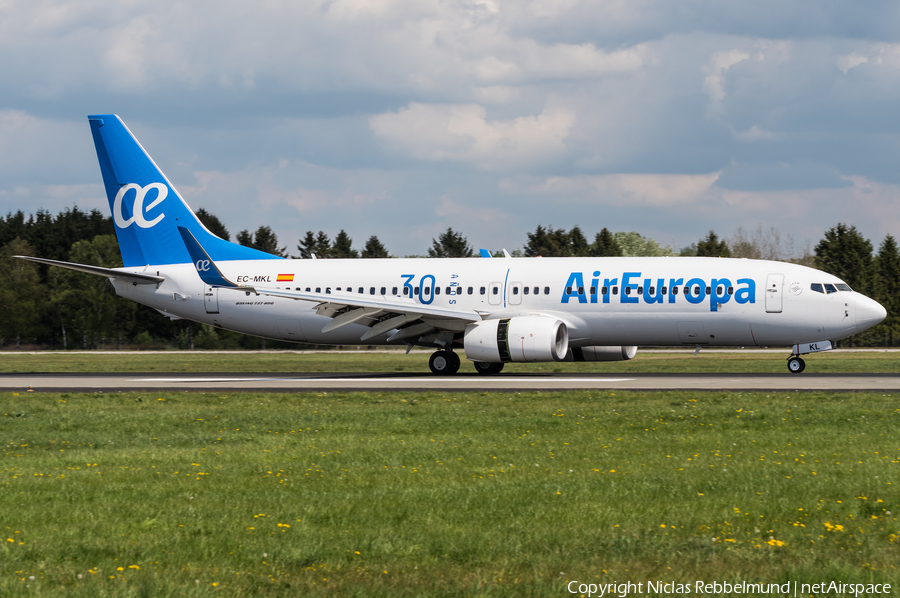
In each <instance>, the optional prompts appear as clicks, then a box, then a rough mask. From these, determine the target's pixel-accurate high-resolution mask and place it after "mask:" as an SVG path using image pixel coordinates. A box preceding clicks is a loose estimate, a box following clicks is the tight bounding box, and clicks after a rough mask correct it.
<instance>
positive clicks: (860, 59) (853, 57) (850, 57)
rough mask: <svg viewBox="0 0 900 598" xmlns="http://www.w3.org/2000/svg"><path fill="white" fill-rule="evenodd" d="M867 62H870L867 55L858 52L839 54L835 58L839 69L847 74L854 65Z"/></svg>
mask: <svg viewBox="0 0 900 598" xmlns="http://www.w3.org/2000/svg"><path fill="white" fill-rule="evenodd" d="M866 62H869V59H868V58H867V57H866V56H861V55H859V54H857V53H856V52H852V53H850V54H845V55H843V56H838V57H837V58H835V59H834V64H835V65H837V67H838V69H839V70H840V71H841V72H843V73H844V74H845V75H846V74H847V71H849V70H850V69H852V68H853V67H856V66H859V65H861V64H865V63H866Z"/></svg>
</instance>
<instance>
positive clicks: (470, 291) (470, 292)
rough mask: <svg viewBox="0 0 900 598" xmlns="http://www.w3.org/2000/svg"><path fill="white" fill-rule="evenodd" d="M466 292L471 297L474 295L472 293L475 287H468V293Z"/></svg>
mask: <svg viewBox="0 0 900 598" xmlns="http://www.w3.org/2000/svg"><path fill="white" fill-rule="evenodd" d="M468 292H469V294H470V295H471V294H472V293H474V292H475V287H469V291H468Z"/></svg>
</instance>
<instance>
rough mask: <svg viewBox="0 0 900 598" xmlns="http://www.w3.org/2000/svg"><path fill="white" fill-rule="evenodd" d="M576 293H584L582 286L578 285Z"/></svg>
mask: <svg viewBox="0 0 900 598" xmlns="http://www.w3.org/2000/svg"><path fill="white" fill-rule="evenodd" d="M578 294H579V295H584V287H578Z"/></svg>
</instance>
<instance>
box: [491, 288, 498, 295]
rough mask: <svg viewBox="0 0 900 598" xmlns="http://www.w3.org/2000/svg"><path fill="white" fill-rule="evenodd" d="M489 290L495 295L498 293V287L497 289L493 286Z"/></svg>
mask: <svg viewBox="0 0 900 598" xmlns="http://www.w3.org/2000/svg"><path fill="white" fill-rule="evenodd" d="M491 292H492V293H493V294H494V295H496V294H498V293H499V292H500V289H498V288H497V287H494V288H492V289H491Z"/></svg>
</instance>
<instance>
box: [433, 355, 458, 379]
mask: <svg viewBox="0 0 900 598" xmlns="http://www.w3.org/2000/svg"><path fill="white" fill-rule="evenodd" d="M428 367H430V368H431V373H432V374H437V375H439V376H442V375H443V376H449V375H452V374H455V373H456V372H458V371H459V355H457V354H456V353H454V352H453V351H436V352H434V353H432V354H431V359H429V360H428Z"/></svg>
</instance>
